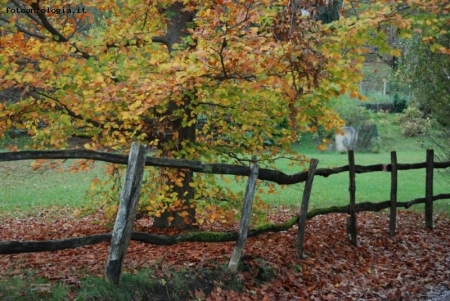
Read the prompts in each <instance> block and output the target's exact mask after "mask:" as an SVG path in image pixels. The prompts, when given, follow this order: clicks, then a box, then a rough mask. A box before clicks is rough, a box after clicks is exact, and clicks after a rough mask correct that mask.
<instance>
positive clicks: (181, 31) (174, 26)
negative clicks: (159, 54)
mask: <svg viewBox="0 0 450 301" xmlns="http://www.w3.org/2000/svg"><path fill="white" fill-rule="evenodd" d="M193 17H194V14H193V13H192V12H190V11H186V10H185V5H184V4H183V3H182V2H175V3H174V4H172V5H171V6H170V8H169V9H168V10H167V18H168V24H167V32H166V35H165V40H166V41H167V44H166V46H167V48H168V51H169V53H172V46H173V44H176V43H180V42H182V38H183V37H185V36H187V35H188V32H187V28H188V25H189V23H190V22H192V20H193ZM186 92H188V91H186ZM190 92H192V91H190ZM192 95H195V93H192ZM190 103H191V98H190V97H189V96H188V95H187V93H186V96H185V97H184V101H183V105H182V107H183V109H184V111H185V115H186V116H188V124H190V123H189V121H192V120H194V119H196V116H194V115H193V114H192V110H191V108H190ZM179 109H180V107H179V106H177V105H176V104H175V103H174V102H172V103H170V104H169V108H168V110H167V112H166V114H167V115H168V116H171V115H173V114H174V112H175V111H176V110H179ZM182 121H183V117H182V116H181V117H177V118H175V119H174V120H172V122H171V124H170V125H169V127H170V128H171V130H172V132H173V133H174V134H175V135H177V139H176V141H175V144H174V146H173V148H172V149H169V150H165V151H164V152H163V156H167V157H170V156H171V155H172V154H171V153H172V151H176V150H179V149H181V148H182V142H190V143H195V139H196V137H195V122H194V123H192V124H191V125H189V126H186V127H183V126H182ZM169 139H171V138H169ZM165 173H167V174H171V175H172V176H173V175H174V174H173V173H176V174H175V176H176V177H175V178H180V177H182V178H183V180H182V185H181V186H177V185H176V184H175V183H174V182H173V181H171V180H170V179H169V177H168V180H167V181H168V185H169V186H173V187H174V189H173V191H171V192H176V193H177V194H178V200H180V201H181V206H178V207H177V208H172V209H170V208H168V209H167V210H166V211H164V212H163V213H162V214H161V215H160V216H159V217H155V219H154V223H153V226H154V227H158V228H169V227H175V228H179V229H186V228H192V227H195V223H196V219H195V204H193V203H192V202H191V201H192V199H193V197H194V188H193V187H191V186H189V183H191V182H192V177H193V172H192V171H190V170H188V169H178V170H174V169H167V170H165ZM186 212H187V213H188V215H187V216H186V214H185V213H186ZM180 214H181V215H180Z"/></svg>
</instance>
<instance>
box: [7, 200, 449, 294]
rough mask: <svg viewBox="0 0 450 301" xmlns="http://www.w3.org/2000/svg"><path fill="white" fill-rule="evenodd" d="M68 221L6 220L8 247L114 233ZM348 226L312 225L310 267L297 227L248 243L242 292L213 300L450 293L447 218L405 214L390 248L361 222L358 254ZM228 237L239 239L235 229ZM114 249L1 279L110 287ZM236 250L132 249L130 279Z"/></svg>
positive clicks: (216, 265)
mask: <svg viewBox="0 0 450 301" xmlns="http://www.w3.org/2000/svg"><path fill="white" fill-rule="evenodd" d="M293 211H294V210H287V209H286V208H280V209H279V210H276V211H274V212H272V213H271V215H270V219H271V221H272V222H275V223H277V222H283V221H285V220H287V219H288V218H290V217H292V216H293V215H294V213H293ZM70 212H71V211H70V209H62V210H55V209H53V210H47V211H42V212H40V213H37V214H34V215H29V216H27V217H21V218H13V217H2V223H1V224H0V241H8V240H49V239H62V238H68V237H77V236H83V235H91V234H99V233H107V232H110V231H111V230H110V228H108V227H106V226H104V225H102V224H101V223H99V220H100V219H101V214H94V215H90V216H85V217H74V216H73V215H71V213H70ZM346 217H347V216H346V215H345V214H328V215H324V216H317V217H314V218H313V219H311V220H308V221H307V224H306V231H305V232H306V237H305V243H304V252H305V254H306V257H305V259H302V260H299V259H298V257H297V254H296V239H297V228H296V226H294V227H292V228H291V229H289V230H288V231H282V232H276V233H264V234H261V235H259V236H256V237H250V238H249V239H248V241H247V243H246V245H245V249H244V257H243V268H241V269H240V270H239V272H238V274H237V275H236V277H237V279H238V280H239V281H240V283H241V284H242V285H243V289H242V290H241V291H239V292H237V291H234V290H233V291H230V290H226V289H223V288H222V287H221V286H220V285H217V280H214V279H211V282H212V283H210V289H208V292H207V294H205V296H206V297H205V298H206V300H235V299H236V298H238V299H240V300H420V299H422V300H427V296H429V294H430V291H433V289H434V288H437V287H438V288H439V292H441V293H442V295H444V294H445V293H446V289H448V288H449V287H450V218H449V217H448V216H445V215H439V214H438V215H435V217H434V222H435V228H434V230H428V229H425V225H424V218H423V215H421V214H418V213H415V212H411V211H404V210H403V211H399V212H398V215H397V234H396V236H395V237H394V238H391V237H390V236H389V213H388V212H386V211H385V212H382V213H359V214H358V215H357V229H358V245H357V246H356V247H354V246H352V245H351V243H350V241H349V240H348V237H347V233H346ZM201 230H203V231H208V230H214V231H217V230H218V225H203V227H202V229H201ZM221 230H222V231H224V230H230V231H231V230H233V231H235V230H236V225H229V226H228V228H224V227H223V226H222V228H221ZM135 231H146V232H152V233H156V234H173V232H174V231H173V230H171V231H161V230H158V231H156V230H154V229H152V228H151V219H149V218H143V219H140V220H138V221H136V224H135ZM108 246H109V244H108V243H100V244H97V245H92V246H85V247H80V248H76V249H68V250H62V251H55V252H41V253H23V254H12V255H0V266H1V267H2V268H1V269H0V278H2V277H6V276H20V277H24V271H26V270H32V271H33V273H34V277H41V278H44V279H48V280H50V281H61V282H64V283H66V284H68V285H77V284H79V283H80V281H81V279H83V278H85V277H86V276H98V277H104V270H105V263H106V260H107V256H108ZM233 247H234V242H226V243H196V242H183V243H180V244H177V245H174V246H156V245H150V244H145V243H140V242H136V241H131V242H130V246H129V249H128V252H127V254H126V259H125V262H124V271H125V272H126V273H130V274H134V273H137V272H138V271H140V270H142V269H149V270H150V271H152V274H153V275H154V277H156V278H157V277H166V276H167V271H169V270H171V269H185V270H188V271H189V270H191V271H193V273H195V271H199V270H201V269H209V270H217V269H220V267H223V266H224V265H226V264H227V262H228V260H229V258H230V256H231V253H232V251H233ZM255 280H259V281H255ZM30 281H32V279H30ZM211 290H212V291H211ZM435 291H436V289H435ZM203 295H204V294H203V293H202V292H200V291H199V290H198V289H197V290H196V291H194V292H193V296H203ZM434 298H435V299H432V300H439V299H436V298H437V297H436V296H434Z"/></svg>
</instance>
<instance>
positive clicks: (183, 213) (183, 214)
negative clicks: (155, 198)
mask: <svg viewBox="0 0 450 301" xmlns="http://www.w3.org/2000/svg"><path fill="white" fill-rule="evenodd" d="M178 215H179V216H181V217H186V216H189V212H187V211H183V212H181V213H178Z"/></svg>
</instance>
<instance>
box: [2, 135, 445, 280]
mask: <svg viewBox="0 0 450 301" xmlns="http://www.w3.org/2000/svg"><path fill="white" fill-rule="evenodd" d="M146 153H147V150H146V147H145V146H143V145H139V144H138V143H133V144H132V146H131V150H130V153H129V156H128V157H127V156H124V155H118V154H111V153H102V152H95V151H89V150H65V151H60V150H58V151H22V152H6V153H0V162H1V161H17V160H30V159H91V160H99V161H104V162H110V163H118V164H127V172H126V176H125V182H124V186H123V189H122V193H121V196H120V204H119V210H118V213H117V216H116V222H115V224H114V229H113V231H112V233H105V234H97V235H89V236H84V237H76V238H68V239H61V240H50V241H4V242H0V254H13V253H24V252H42V251H55V250H62V249H68V248H76V247H80V246H85V245H91V244H97V243H100V242H104V241H110V249H109V255H108V261H107V263H106V276H107V278H108V279H109V280H110V281H111V282H113V283H116V284H118V283H119V282H120V278H121V274H122V265H123V260H124V258H125V255H126V251H127V247H128V244H129V241H130V240H137V241H141V242H147V243H152V244H157V245H172V244H177V243H180V242H183V241H205V240H206V241H207V240H208V239H207V238H205V235H202V234H207V233H200V232H192V233H187V234H178V235H171V236H166V235H153V234H150V233H143V232H133V224H134V220H135V216H136V210H137V205H138V201H139V193H140V187H141V183H142V177H143V173H144V167H145V166H146V165H147V166H154V167H170V168H187V169H190V170H192V171H194V172H202V173H212V174H229V175H240V176H248V182H247V186H246V191H245V194H244V200H243V207H242V214H241V221H240V226H239V231H238V232H237V233H236V232H227V233H221V234H223V235H222V238H221V241H236V245H235V248H234V250H233V254H232V255H231V258H230V261H229V265H228V266H229V269H230V270H231V271H236V270H237V266H238V263H239V261H240V259H241V256H242V254H243V249H244V245H245V241H246V239H247V236H250V235H257V234H258V233H261V232H263V231H258V230H257V229H255V230H252V231H250V232H249V222H250V219H251V209H252V204H253V198H254V194H255V187H256V181H257V180H258V179H260V180H266V181H272V182H275V183H278V184H285V185H288V184H296V183H301V182H306V183H305V188H304V191H303V197H302V203H301V208H300V213H299V215H298V217H295V221H294V222H296V223H298V240H297V253H298V256H299V257H300V258H303V241H304V236H305V225H306V220H307V219H310V218H312V217H314V216H316V215H319V214H329V213H347V214H348V219H347V232H348V235H349V238H350V240H351V243H352V244H353V245H356V244H357V227H356V213H357V212H362V211H380V210H382V209H385V208H390V227H389V232H390V235H391V236H394V235H395V230H396V212H397V208H398V207H405V208H409V207H410V206H412V205H414V204H419V203H425V224H426V227H427V228H430V229H432V228H433V220H432V217H433V201H436V200H440V199H450V194H439V195H433V170H434V169H435V168H448V167H450V162H434V159H433V158H434V154H433V150H427V156H426V162H424V163H415V164H398V163H397V157H396V153H395V152H391V163H390V164H376V165H369V166H361V165H355V158H354V152H353V151H351V150H350V151H348V162H349V164H348V165H346V166H342V167H338V168H333V169H317V165H318V162H319V161H318V160H316V159H312V160H311V162H310V166H309V170H308V171H306V172H300V173H296V174H293V175H287V174H285V173H283V172H280V171H276V170H271V169H265V168H259V166H258V165H257V160H256V158H255V157H254V158H253V159H252V161H251V164H250V166H242V165H231V164H203V163H202V162H200V161H193V160H183V159H169V158H151V157H147V156H146ZM422 168H425V169H426V181H425V185H426V186H425V187H426V193H425V197H424V198H418V199H414V200H411V201H408V202H398V201H397V173H398V171H399V170H411V169H422ZM376 171H385V172H390V173H391V193H390V200H388V201H384V202H379V203H372V202H364V203H356V197H355V192H356V184H355V183H356V181H355V178H356V173H367V172H376ZM341 172H348V173H349V194H350V203H349V205H348V206H342V207H336V206H335V207H330V208H321V209H315V210H312V211H310V212H308V204H309V199H310V194H311V191H312V185H313V180H314V176H316V175H320V176H323V177H328V176H330V175H332V174H337V173H341ZM285 224H286V225H287V226H288V227H291V226H292V224H289V223H285ZM285 224H283V225H273V226H272V227H269V230H266V231H275V230H276V229H281V228H283V227H286V225H285ZM283 229H284V228H283ZM210 234H212V235H215V233H210ZM206 237H208V235H206Z"/></svg>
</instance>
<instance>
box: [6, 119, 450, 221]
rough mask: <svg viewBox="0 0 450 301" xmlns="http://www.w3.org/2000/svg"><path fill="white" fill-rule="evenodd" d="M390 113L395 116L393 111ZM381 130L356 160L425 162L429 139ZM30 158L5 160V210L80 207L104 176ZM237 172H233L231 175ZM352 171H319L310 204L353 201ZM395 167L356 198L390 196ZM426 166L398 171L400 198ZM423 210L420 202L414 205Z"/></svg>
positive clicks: (362, 185) (341, 158)
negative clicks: (38, 166)
mask: <svg viewBox="0 0 450 301" xmlns="http://www.w3.org/2000/svg"><path fill="white" fill-rule="evenodd" d="M389 118H391V117H389ZM379 133H380V136H381V139H382V140H383V150H382V151H381V152H380V153H377V154H374V153H360V152H356V154H355V161H356V164H358V165H371V164H380V163H385V164H389V163H390V151H391V150H396V151H397V160H398V162H399V163H414V162H424V161H425V156H426V149H425V147H424V144H426V141H425V140H426V139H424V138H423V137H420V138H404V137H402V136H401V134H400V132H399V130H398V127H397V126H394V125H392V124H387V125H384V126H379ZM293 148H294V149H295V150H296V151H298V152H301V153H302V154H305V155H307V156H308V157H311V158H316V159H318V160H319V166H318V168H330V167H337V166H343V165H347V164H348V163H347V162H348V161H347V155H346V154H338V153H336V152H333V151H326V152H319V151H318V150H317V149H316V148H315V145H314V141H313V139H312V138H311V137H308V136H305V137H303V139H302V142H301V143H300V144H297V145H294V146H293ZM30 163H31V161H15V162H14V161H13V162H0V173H1V175H2V176H1V178H0V179H1V180H0V213H2V214H18V212H21V213H28V212H33V211H35V210H38V208H41V209H42V208H44V207H52V206H69V207H74V208H77V207H81V206H83V205H85V204H86V203H87V201H88V200H87V199H86V190H87V189H88V188H89V185H90V182H91V180H92V179H93V178H94V177H98V176H100V177H101V176H102V171H101V168H100V167H98V168H96V169H94V170H91V171H89V172H79V173H70V172H62V173H58V172H57V171H56V170H51V169H50V170H38V171H32V170H31V168H30ZM70 164H72V162H71V160H67V162H65V163H64V165H63V166H64V167H68V166H70ZM276 164H277V168H278V169H279V170H281V171H283V172H285V173H288V174H292V173H296V172H299V171H301V170H302V169H303V167H299V166H297V167H296V168H294V167H291V166H289V162H288V161H287V160H278V161H277V163H276ZM230 178H233V177H230ZM348 178H349V176H348V173H340V174H336V175H331V176H329V177H328V178H324V177H320V176H317V177H316V178H315V180H314V185H313V191H312V195H311V200H310V209H315V208H321V207H329V206H334V205H346V204H348V202H349V192H348V186H349V179H348ZM449 180H450V178H449V177H448V176H447V175H443V174H442V173H440V172H437V171H436V172H435V180H434V194H438V193H448V192H449V189H448V184H449ZM222 183H223V185H231V186H232V189H233V190H235V191H242V192H243V191H244V189H245V182H240V183H234V182H231V184H225V183H224V182H222ZM302 193H303V183H302V184H296V185H290V186H286V187H284V188H281V187H277V193H276V194H265V195H260V197H261V198H262V199H263V200H264V201H265V202H266V203H268V204H273V205H285V206H296V207H299V206H300V201H301V198H302ZM389 194H390V173H388V172H381V171H380V172H372V173H366V174H357V175H356V201H357V202H365V201H370V202H380V201H386V200H388V199H389ZM424 195H425V170H424V169H421V170H412V171H399V182H398V200H399V201H408V200H411V199H415V198H419V197H424ZM435 204H436V212H438V211H439V212H442V211H444V212H447V213H448V214H450V202H449V201H447V200H442V201H438V202H435ZM415 207H416V209H418V210H421V209H420V206H415Z"/></svg>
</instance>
